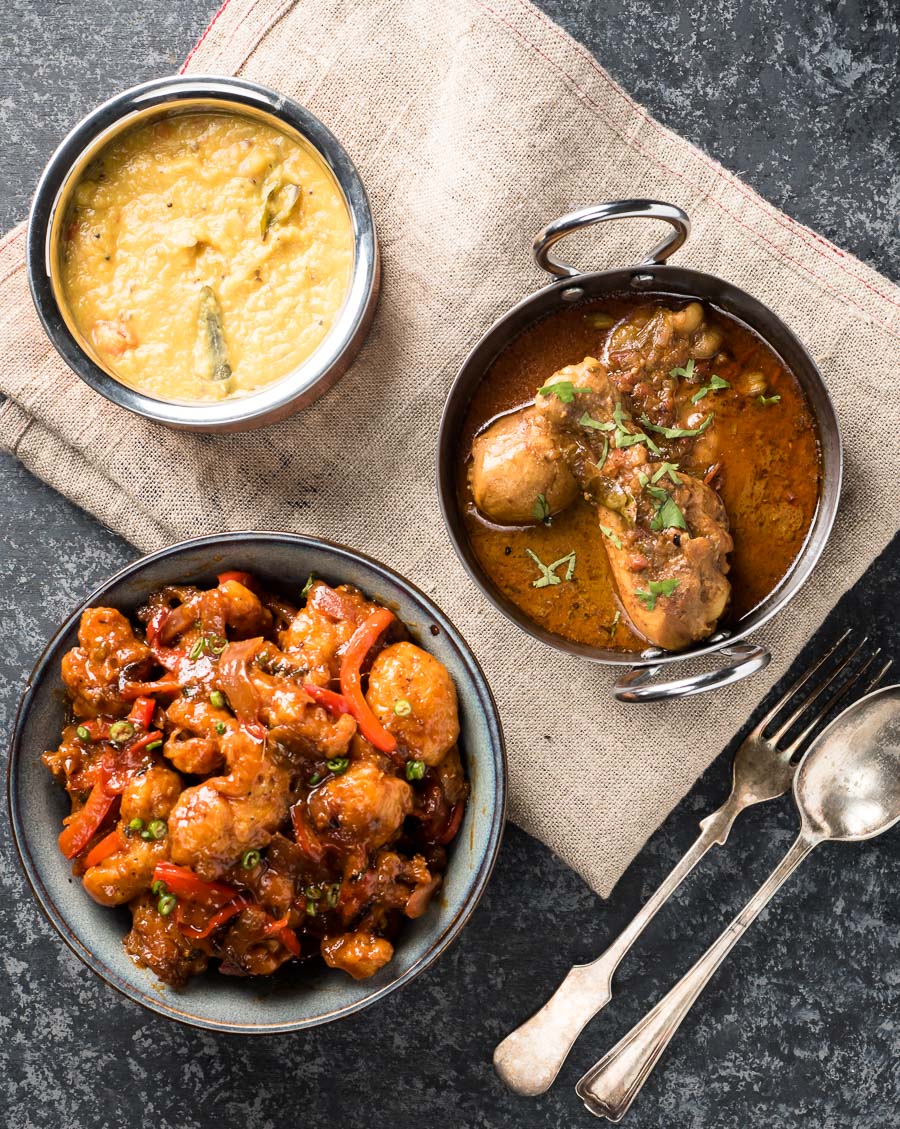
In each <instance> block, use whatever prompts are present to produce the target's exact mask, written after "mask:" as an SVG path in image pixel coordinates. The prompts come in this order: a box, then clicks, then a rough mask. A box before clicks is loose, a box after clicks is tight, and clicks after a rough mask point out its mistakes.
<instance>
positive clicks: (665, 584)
mask: <svg viewBox="0 0 900 1129" xmlns="http://www.w3.org/2000/svg"><path fill="white" fill-rule="evenodd" d="M680 583H681V581H680V580H651V581H650V583H649V584H648V585H647V587H646V588H637V589H635V593H634V594H635V596H637V598H638V599H639V600H640V601H641V603H642V604H643V605H644V607H645V608H646V609H647V611H648V612H652V611H653V609H654V608H655V607H656V601H657V599H658V598H659V597H660V596H671V595H672V593H673V592H674V591H675V589H676V588H677V587H678V585H679V584H680Z"/></svg>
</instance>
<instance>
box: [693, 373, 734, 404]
mask: <svg viewBox="0 0 900 1129" xmlns="http://www.w3.org/2000/svg"><path fill="white" fill-rule="evenodd" d="M730 387H731V385H730V384H729V383H728V381H727V380H723V379H722V377H721V376H716V374H715V373H713V374H712V376H711V377H710V378H709V384H704V385H703V387H702V388H700V389H699V390H698V391H697V392H695V393H694V395H693V396H691V403H692V404H699V403H700V401H701V400H702V399H703V397H704V396H705V395H706V393H707V392H717V391H718V390H719V389H720V388H730Z"/></svg>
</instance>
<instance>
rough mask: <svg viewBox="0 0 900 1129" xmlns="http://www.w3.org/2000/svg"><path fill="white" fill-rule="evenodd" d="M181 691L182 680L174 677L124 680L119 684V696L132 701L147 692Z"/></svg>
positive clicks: (142, 696)
mask: <svg viewBox="0 0 900 1129" xmlns="http://www.w3.org/2000/svg"><path fill="white" fill-rule="evenodd" d="M180 691H181V683H180V682H176V681H175V679H174V678H161V679H160V680H159V681H158V682H123V683H122V684H121V685H120V686H119V697H120V698H124V699H125V701H126V702H130V701H133V700H134V699H135V698H137V699H141V698H144V697H145V696H146V695H147V694H178V693H180Z"/></svg>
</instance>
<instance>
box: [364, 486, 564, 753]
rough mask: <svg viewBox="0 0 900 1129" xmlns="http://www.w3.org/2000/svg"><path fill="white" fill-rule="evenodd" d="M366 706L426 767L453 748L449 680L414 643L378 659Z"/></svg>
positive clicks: (454, 713) (455, 732)
mask: <svg viewBox="0 0 900 1129" xmlns="http://www.w3.org/2000/svg"><path fill="white" fill-rule="evenodd" d="M573 481H574V480H573ZM366 701H367V702H368V703H369V705H370V706H371V708H372V711H373V712H374V714H375V716H376V717H377V718H378V720H379V721H380V722H381V724H382V725H383V726H384V727H385V729H387V730H388V731H389V732H391V733H393V734H394V736H395V737H396V738H397V740H398V742H399V743H400V744H401V745H403V746H405V747H406V748H407V749H409V750H410V751H411V752H412V753H414V754H415V756H416V757H417V758H418V759H419V760H423V761H424V762H425V763H426V764H428V765H436V764H439V763H440V761H441V760H442V758H443V757H444V755H445V754H446V753H447V751H448V749H451V748H452V747H453V746H454V745H455V744H456V741H457V739H458V737H459V712H458V709H457V701H456V687H455V686H454V685H453V679H452V678H451V677H450V673H449V671H448V670H447V668H446V667H445V666H444V664H443V663H442V662H439V661H438V660H437V659H436V658H435V657H434V656H433V655H429V654H428V652H427V651H423V650H422V648H421V647H417V646H415V644H414V643H393V644H392V645H391V646H390V647H386V648H385V649H384V650H383V651H382V652H381V654H380V655H378V657H377V658H376V659H375V662H374V663H372V669H371V671H370V672H369V688H368V690H367V692H366ZM398 703H400V705H399V706H398ZM407 707H409V708H407Z"/></svg>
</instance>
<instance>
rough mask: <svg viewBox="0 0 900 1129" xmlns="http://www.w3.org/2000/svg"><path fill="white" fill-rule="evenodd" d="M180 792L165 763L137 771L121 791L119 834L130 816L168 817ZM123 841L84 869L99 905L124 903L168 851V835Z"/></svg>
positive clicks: (87, 886) (177, 779) (143, 885)
mask: <svg viewBox="0 0 900 1129" xmlns="http://www.w3.org/2000/svg"><path fill="white" fill-rule="evenodd" d="M180 792H181V777H180V776H179V775H178V773H177V772H173V771H172V770H171V769H170V768H167V767H166V766H165V765H162V764H152V765H151V766H150V767H149V768H148V769H147V770H146V771H145V772H142V773H139V774H138V775H136V776H135V777H134V778H133V779H132V780H130V781H129V782H128V784H127V785H126V786H125V789H124V791H123V792H122V806H121V809H120V818H119V829H120V834H122V833H124V830H125V828H126V827H127V826H128V824H129V823H130V822H131V820H133V819H140V820H142V821H143V823H144V825H145V826H148V825H149V824H150V823H151V822H152V821H153V820H155V819H162V820H165V819H167V818H168V815H169V812H170V811H171V810H172V808H173V807H174V805H175V802H176V800H177V799H178V796H179V794H180ZM123 837H124V835H123ZM125 843H126V846H125V847H123V849H122V850H119V851H117V852H116V853H115V854H114V855H109V856H108V857H107V858H105V859H103V860H102V861H101V862H98V863H97V864H96V865H95V866H92V867H89V868H88V869H87V870H86V871H85V874H84V878H83V879H82V881H83V883H84V888H85V890H87V892H88V893H89V894H90V896H91V897H92V898H93V899H94V901H95V902H99V903H100V905H103V906H119V905H123V904H124V903H125V902H130V901H131V900H132V898H135V897H136V896H137V895H138V894H140V893H141V892H142V891H143V890H146V889H147V888H148V887H149V886H150V884H151V882H152V881H153V871H154V870H155V868H156V864H157V863H158V862H162V860H163V859H164V858H166V857H167V855H168V853H169V844H168V840H167V838H163V839H159V840H155V839H151V840H150V841H149V842H148V841H147V840H145V839H142V838H141V837H140V835H133V836H131V837H130V838H127V839H125Z"/></svg>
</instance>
